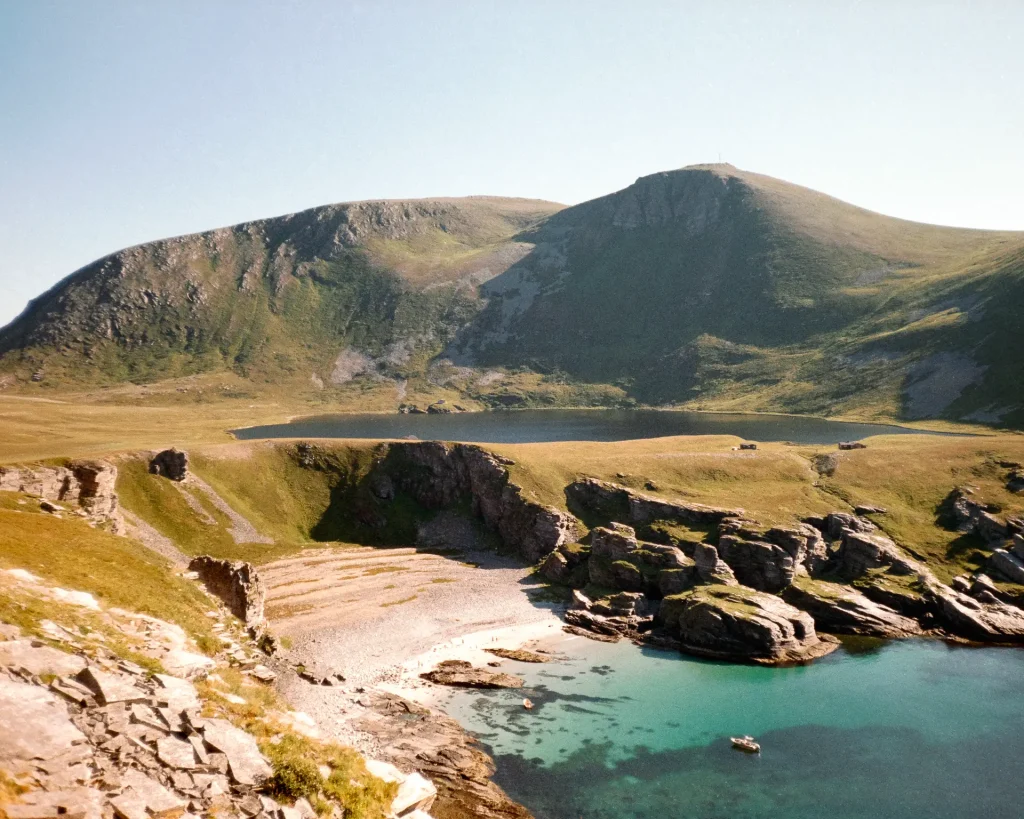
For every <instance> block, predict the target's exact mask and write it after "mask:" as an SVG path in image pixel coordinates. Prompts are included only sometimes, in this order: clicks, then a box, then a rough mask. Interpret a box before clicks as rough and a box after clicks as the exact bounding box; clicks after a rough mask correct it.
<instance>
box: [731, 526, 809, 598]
mask: <svg viewBox="0 0 1024 819" xmlns="http://www.w3.org/2000/svg"><path fill="white" fill-rule="evenodd" d="M718 531H719V538H718V554H719V555H720V556H721V558H722V560H724V561H725V562H726V563H727V564H728V565H729V567H730V568H731V569H732V570H733V573H734V574H735V575H736V579H737V580H738V581H739V582H740V583H742V584H743V585H744V586H750V587H751V588H753V589H758V590H759V591H769V592H778V591H781V590H782V589H784V588H786V587H787V586H788V585H789V584H790V583H792V582H793V578H794V577H796V575H797V573H798V572H805V573H806V566H805V564H806V562H807V561H808V558H809V557H812V558H813V561H814V563H815V565H817V564H818V563H820V562H821V561H822V560H823V559H824V555H825V543H824V540H822V537H821V535H820V533H819V532H818V531H817V530H816V529H814V527H812V526H807V525H806V524H803V525H801V526H799V527H796V528H791V529H790V528H782V527H773V528H771V529H768V530H766V531H763V532H762V531H759V530H757V529H756V528H754V527H752V526H751V524H749V523H747V522H746V521H739V520H726V521H723V522H722V523H721V524H719V527H718Z"/></svg>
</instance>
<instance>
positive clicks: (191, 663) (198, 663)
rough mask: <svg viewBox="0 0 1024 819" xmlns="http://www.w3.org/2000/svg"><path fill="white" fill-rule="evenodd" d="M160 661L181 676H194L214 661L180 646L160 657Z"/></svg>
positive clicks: (205, 669) (206, 669) (209, 666)
mask: <svg viewBox="0 0 1024 819" xmlns="http://www.w3.org/2000/svg"><path fill="white" fill-rule="evenodd" d="M160 663H161V664H162V665H163V667H164V668H166V669H167V670H168V671H173V672H174V673H175V674H176V675H178V676H181V677H189V678H191V677H196V676H198V675H200V674H202V673H203V672H204V671H208V670H209V669H211V668H213V666H214V665H216V664H215V663H214V661H213V660H211V659H210V658H209V657H205V656H203V655H202V654H195V653H194V652H191V651H185V650H184V649H181V648H174V649H171V650H170V651H168V652H167V653H166V654H164V655H163V656H162V657H161V658H160Z"/></svg>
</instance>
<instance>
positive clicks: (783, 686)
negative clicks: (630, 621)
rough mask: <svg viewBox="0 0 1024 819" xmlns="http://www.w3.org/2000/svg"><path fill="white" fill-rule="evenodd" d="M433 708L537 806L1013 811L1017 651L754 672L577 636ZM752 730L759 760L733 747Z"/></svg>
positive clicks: (890, 652) (909, 646)
mask: <svg viewBox="0 0 1024 819" xmlns="http://www.w3.org/2000/svg"><path fill="white" fill-rule="evenodd" d="M560 650H562V651H564V652H565V653H566V654H567V655H568V656H567V657H566V659H565V660H563V661H559V662H557V663H550V664H547V665H529V664H525V663H515V662H505V663H504V664H503V668H504V670H509V671H513V672H514V673H516V674H519V675H520V676H522V677H524V678H525V679H526V680H527V684H528V686H529V690H528V691H527V692H526V696H529V697H530V698H531V699H532V700H533V701H534V703H535V705H536V707H535V709H534V710H533V711H526V710H524V709H523V708H522V705H521V702H522V697H523V693H522V692H508V691H501V692H484V693H481V692H456V693H453V694H452V695H450V697H449V698H448V700H447V701H446V703H445V705H444V708H445V710H447V711H448V713H449V714H451V715H452V716H454V717H455V718H456V719H458V720H459V721H460V722H461V723H462V724H463V725H464V726H465V727H467V728H468V729H469V730H470V731H472V732H474V733H476V734H477V735H478V736H479V737H480V738H481V739H482V741H483V742H484V744H485V745H486V746H487V747H488V749H489V750H490V752H491V753H492V754H493V755H494V757H495V761H496V762H497V765H498V773H497V776H496V780H497V782H498V783H499V784H500V785H502V787H504V788H505V789H506V790H507V791H508V792H509V794H510V795H511V796H512V797H513V798H515V799H517V800H519V801H521V802H522V803H523V804H525V805H526V806H527V807H529V808H530V809H531V810H532V811H534V813H535V814H536V815H537V817H538V818H539V819H563V817H564V818H565V819H570V818H571V819H576V817H587V818H588V819H605V817H608V819H610V818H611V817H651V818H652V819H653V817H658V818H659V819H662V817H676V816H680V817H700V818H701V819H717V818H718V817H723V819H724V817H730V819H754V817H758V819H760V818H761V817H788V819H804V818H805V817H806V819H812V818H813V819H821V817H829V819H847V817H858V819H859V818H860V817H864V818H865V819H866V818H867V817H872V818H873V819H877V818H878V817H898V818H899V819H911V817H913V818H914V819H918V818H919V817H920V819H924V818H925V817H930V818H931V819H934V818H935V817H950V818H952V817H971V816H979V817H980V816H985V817H1021V816H1024V795H1022V794H1021V791H1020V783H1021V776H1022V774H1024V737H1022V736H1021V735H1020V732H1021V730H1022V729H1024V725H1022V717H1024V696H1022V694H1024V652H1022V651H1020V650H1016V649H967V648H954V647H950V646H947V645H945V644H943V643H940V642H931V641H922V640H917V641H907V642H901V643H890V644H887V645H884V646H880V647H878V648H876V649H875V650H872V651H862V652H859V653H851V652H850V651H845V650H843V651H839V652H836V653H835V654H833V655H832V656H831V657H828V658H825V659H823V660H820V661H818V662H817V663H815V664H814V665H812V666H807V667H802V668H788V669H767V668H755V667H747V666H735V665H726V664H721V663H712V662H705V661H700V660H693V659H687V658H680V657H679V656H678V655H676V654H674V653H666V652H654V651H649V650H641V649H638V648H636V647H635V646H632V645H630V644H629V643H618V644H615V645H607V644H602V643H595V642H593V641H589V640H581V639H577V640H574V641H571V642H568V643H565V644H563V645H562V646H561V647H560ZM748 733H749V734H752V735H754V736H756V737H757V738H758V739H759V740H760V742H761V744H762V748H763V750H762V754H761V755H760V756H759V757H753V756H748V755H745V754H742V753H740V752H737V751H734V750H732V749H731V748H730V745H729V742H728V737H729V736H730V735H736V734H748Z"/></svg>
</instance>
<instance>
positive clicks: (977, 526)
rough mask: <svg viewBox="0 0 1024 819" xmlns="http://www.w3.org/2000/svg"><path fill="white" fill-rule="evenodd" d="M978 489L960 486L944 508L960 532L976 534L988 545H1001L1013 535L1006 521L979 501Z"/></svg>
mask: <svg viewBox="0 0 1024 819" xmlns="http://www.w3.org/2000/svg"><path fill="white" fill-rule="evenodd" d="M975 493H976V488H975V487H972V486H958V487H957V488H956V489H954V490H953V491H952V492H950V493H949V495H947V496H946V500H945V501H944V502H943V508H944V509H945V510H946V511H947V513H948V515H949V516H950V517H951V519H952V521H953V525H954V526H955V528H956V530H957V531H958V532H964V533H965V534H976V535H978V536H979V537H980V538H981V539H982V540H984V541H985V542H986V543H1000V542H1002V541H1003V540H1005V539H1006V538H1007V537H1009V535H1010V534H1011V532H1010V530H1009V528H1008V527H1007V524H1006V522H1005V521H1002V520H1000V519H999V517H998V516H997V515H996V514H994V508H992V507H989V506H988V505H987V504H984V503H982V502H981V501H979V500H977V499H976V498H975V497H974V496H975Z"/></svg>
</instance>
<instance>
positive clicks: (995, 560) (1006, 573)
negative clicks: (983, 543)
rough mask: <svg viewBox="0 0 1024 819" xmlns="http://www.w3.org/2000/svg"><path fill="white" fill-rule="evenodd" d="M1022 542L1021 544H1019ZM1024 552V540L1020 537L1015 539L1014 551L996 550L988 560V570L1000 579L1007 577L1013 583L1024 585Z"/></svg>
mask: <svg viewBox="0 0 1024 819" xmlns="http://www.w3.org/2000/svg"><path fill="white" fill-rule="evenodd" d="M1018 541H1020V543H1018ZM1022 552H1024V540H1022V539H1021V538H1020V536H1019V535H1018V536H1017V537H1015V538H1014V547H1013V550H1012V551H1009V552H1008V551H1006V550H1005V549H995V550H994V551H993V552H992V556H991V557H990V558H989V559H988V570H989V571H990V572H992V573H994V574H996V575H999V576H1000V577H1005V578H1006V579H1007V580H1008V581H1010V582H1011V583H1020V584H1022V585H1024V560H1021V557H1020V556H1021V553H1022Z"/></svg>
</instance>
